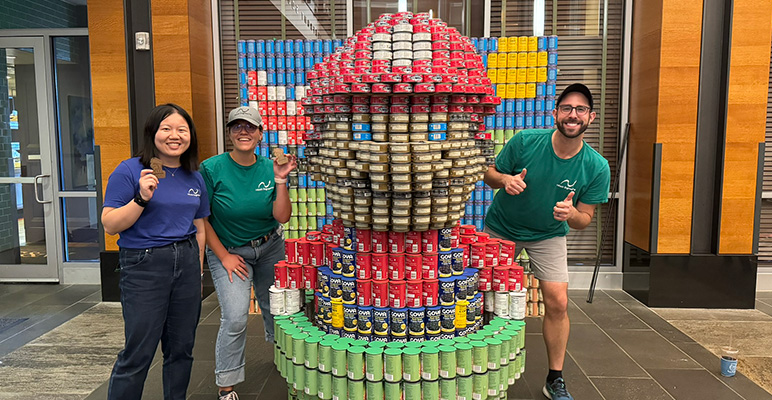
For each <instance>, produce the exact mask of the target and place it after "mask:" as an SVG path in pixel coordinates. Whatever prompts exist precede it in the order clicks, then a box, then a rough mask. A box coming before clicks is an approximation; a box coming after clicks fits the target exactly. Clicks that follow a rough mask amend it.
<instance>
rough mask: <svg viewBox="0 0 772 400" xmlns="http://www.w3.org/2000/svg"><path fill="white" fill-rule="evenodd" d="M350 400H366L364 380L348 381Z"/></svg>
mask: <svg viewBox="0 0 772 400" xmlns="http://www.w3.org/2000/svg"><path fill="white" fill-rule="evenodd" d="M348 400H365V381H364V380H359V381H355V380H351V379H349V380H348Z"/></svg>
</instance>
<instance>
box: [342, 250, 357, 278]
mask: <svg viewBox="0 0 772 400" xmlns="http://www.w3.org/2000/svg"><path fill="white" fill-rule="evenodd" d="M340 261H341V272H340V273H341V275H343V276H345V277H350V278H353V277H354V276H355V269H356V252H355V251H353V250H345V249H344V250H341V251H340Z"/></svg>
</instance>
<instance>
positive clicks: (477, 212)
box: [474, 201, 483, 215]
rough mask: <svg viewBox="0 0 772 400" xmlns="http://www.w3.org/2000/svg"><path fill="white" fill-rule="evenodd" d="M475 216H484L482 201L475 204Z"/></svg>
mask: <svg viewBox="0 0 772 400" xmlns="http://www.w3.org/2000/svg"><path fill="white" fill-rule="evenodd" d="M474 215H483V212H482V201H475V202H474Z"/></svg>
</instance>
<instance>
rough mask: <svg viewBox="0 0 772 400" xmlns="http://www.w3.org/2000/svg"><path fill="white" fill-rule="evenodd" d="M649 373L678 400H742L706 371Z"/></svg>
mask: <svg viewBox="0 0 772 400" xmlns="http://www.w3.org/2000/svg"><path fill="white" fill-rule="evenodd" d="M649 373H651V376H652V377H653V378H654V379H655V380H656V381H657V382H659V384H660V385H662V387H663V388H665V390H666V391H667V392H668V393H670V395H671V396H673V397H674V398H676V399H678V400H705V399H721V400H731V399H742V397H741V396H740V395H738V394H737V393H735V392H734V391H733V390H731V389H730V388H729V387H727V386H726V385H724V384H723V383H722V382H721V381H720V380H719V379H718V378H716V377H715V376H713V375H711V373H710V372H708V371H705V370H693V369H653V370H650V371H649ZM749 400H750V399H749ZM754 400H755V399H754Z"/></svg>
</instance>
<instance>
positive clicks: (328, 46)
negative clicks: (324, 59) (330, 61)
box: [322, 39, 332, 55]
mask: <svg viewBox="0 0 772 400" xmlns="http://www.w3.org/2000/svg"><path fill="white" fill-rule="evenodd" d="M322 53H324V55H327V54H330V53H332V40H330V39H324V40H323V41H322Z"/></svg>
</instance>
